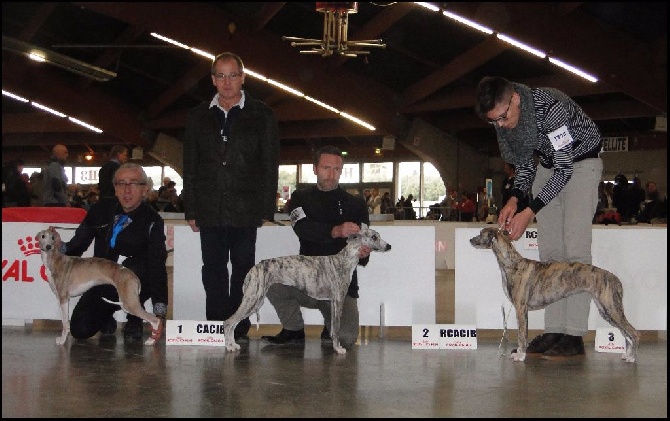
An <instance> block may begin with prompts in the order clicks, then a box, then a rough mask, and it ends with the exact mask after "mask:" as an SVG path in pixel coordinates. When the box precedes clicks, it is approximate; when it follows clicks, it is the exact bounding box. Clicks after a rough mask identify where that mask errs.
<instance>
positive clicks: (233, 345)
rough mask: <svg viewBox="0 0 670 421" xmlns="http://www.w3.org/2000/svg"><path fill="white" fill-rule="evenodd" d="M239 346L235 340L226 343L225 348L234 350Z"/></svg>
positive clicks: (237, 349)
mask: <svg viewBox="0 0 670 421" xmlns="http://www.w3.org/2000/svg"><path fill="white" fill-rule="evenodd" d="M240 348H242V347H241V346H240V345H239V344H238V343H237V342H233V343H231V344H226V350H227V351H228V352H235V351H239V350H240Z"/></svg>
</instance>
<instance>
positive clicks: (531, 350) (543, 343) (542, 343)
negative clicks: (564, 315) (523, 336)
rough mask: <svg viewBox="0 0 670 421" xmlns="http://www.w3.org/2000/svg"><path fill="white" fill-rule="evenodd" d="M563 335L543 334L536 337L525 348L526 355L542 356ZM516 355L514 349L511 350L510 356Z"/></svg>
mask: <svg viewBox="0 0 670 421" xmlns="http://www.w3.org/2000/svg"><path fill="white" fill-rule="evenodd" d="M564 336H565V334H564V333H543V334H541V335H537V336H536V337H535V339H533V340H532V341H530V343H529V344H528V348H526V354H544V353H545V352H546V351H548V350H549V349H551V347H552V346H554V345H555V344H557V343H558V342H559V341H560V340H561V339H562V338H563V337H564ZM514 353H516V348H514V349H513V350H512V354H514Z"/></svg>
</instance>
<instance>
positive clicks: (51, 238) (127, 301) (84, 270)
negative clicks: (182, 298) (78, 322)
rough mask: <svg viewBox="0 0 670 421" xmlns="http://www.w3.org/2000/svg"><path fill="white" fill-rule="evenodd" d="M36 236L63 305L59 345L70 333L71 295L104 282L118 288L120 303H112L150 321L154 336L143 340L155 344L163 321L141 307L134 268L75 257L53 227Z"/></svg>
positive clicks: (52, 288) (78, 293)
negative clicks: (63, 249) (65, 251)
mask: <svg viewBox="0 0 670 421" xmlns="http://www.w3.org/2000/svg"><path fill="white" fill-rule="evenodd" d="M36 238H37V240H38V241H39V245H40V251H41V254H42V262H43V263H44V266H45V267H46V269H47V271H46V272H47V275H48V278H49V279H48V281H49V286H50V287H51V290H52V291H53V293H54V294H56V298H58V304H59V305H60V311H61V319H62V321H63V331H62V333H61V336H59V337H58V338H56V344H58V345H63V344H65V341H67V337H68V334H69V333H70V309H69V307H70V298H71V297H76V296H79V295H81V294H83V293H84V292H86V291H88V290H89V289H91V287H94V286H96V285H102V284H110V285H114V286H115V287H116V290H117V291H118V293H119V301H120V302H118V303H112V304H119V305H120V306H121V308H122V309H123V311H125V312H126V313H130V314H132V315H135V316H137V317H139V318H141V319H143V320H146V321H147V322H149V323H150V324H151V337H149V339H147V340H146V341H145V342H144V344H145V345H154V344H155V343H156V340H157V339H159V338H160V337H161V334H162V331H163V322H162V320H161V319H160V318H159V317H156V316H154V315H153V314H151V313H149V312H147V311H146V310H145V309H144V307H142V304H141V303H140V280H139V279H138V278H137V275H135V273H134V272H133V271H132V270H130V269H128V268H126V267H124V266H123V265H120V264H118V263H116V262H113V261H111V260H107V259H102V258H99V257H75V256H67V255H65V254H63V253H61V251H60V246H61V238H60V234H58V232H56V230H55V229H54V228H49V229H46V230H43V231H40V232H38V233H37V236H36ZM103 299H104V298H103ZM106 301H108V300H106ZM109 302H110V303H111V301H109Z"/></svg>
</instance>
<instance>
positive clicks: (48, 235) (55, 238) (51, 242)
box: [35, 227, 61, 252]
mask: <svg viewBox="0 0 670 421" xmlns="http://www.w3.org/2000/svg"><path fill="white" fill-rule="evenodd" d="M35 238H36V239H37V241H38V242H39V244H40V250H42V251H46V252H48V251H51V250H52V249H56V250H59V249H60V244H61V240H60V234H58V233H57V232H56V229H55V228H54V227H49V229H45V230H42V231H40V232H38V233H37V235H36V236H35Z"/></svg>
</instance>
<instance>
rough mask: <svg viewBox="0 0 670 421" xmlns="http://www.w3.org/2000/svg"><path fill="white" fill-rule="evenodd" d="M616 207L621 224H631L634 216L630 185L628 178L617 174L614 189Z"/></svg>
mask: <svg viewBox="0 0 670 421" xmlns="http://www.w3.org/2000/svg"><path fill="white" fill-rule="evenodd" d="M612 194H613V199H614V207H615V208H616V209H617V212H618V213H619V215H621V222H630V218H631V217H632V216H633V214H632V211H631V209H632V206H631V194H630V184H629V183H628V177H626V176H625V175H623V174H617V175H616V177H614V188H613V189H612Z"/></svg>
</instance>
